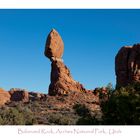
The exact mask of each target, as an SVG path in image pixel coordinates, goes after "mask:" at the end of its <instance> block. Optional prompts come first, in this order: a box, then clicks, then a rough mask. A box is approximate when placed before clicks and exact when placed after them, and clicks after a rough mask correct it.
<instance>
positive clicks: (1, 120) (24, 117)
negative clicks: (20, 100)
mask: <svg viewBox="0 0 140 140" xmlns="http://www.w3.org/2000/svg"><path fill="white" fill-rule="evenodd" d="M36 123H37V121H36V119H35V117H34V114H33V112H31V110H30V109H29V108H26V107H22V105H20V104H19V105H18V106H17V107H10V108H3V109H0V125H32V124H36Z"/></svg>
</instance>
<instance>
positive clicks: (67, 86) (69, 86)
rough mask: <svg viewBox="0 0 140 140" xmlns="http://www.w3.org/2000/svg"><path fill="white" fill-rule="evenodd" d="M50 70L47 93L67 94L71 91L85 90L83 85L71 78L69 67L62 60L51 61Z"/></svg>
mask: <svg viewBox="0 0 140 140" xmlns="http://www.w3.org/2000/svg"><path fill="white" fill-rule="evenodd" d="M51 67H52V71H51V84H50V86H49V95H56V94H59V95H61V94H67V93H71V92H86V90H85V89H84V87H83V86H82V85H81V84H80V83H79V82H76V81H75V80H73V78H72V76H71V74H70V71H69V69H68V68H67V67H66V66H65V65H64V63H63V62H59V61H53V62H52V65H51Z"/></svg>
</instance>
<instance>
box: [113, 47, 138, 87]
mask: <svg viewBox="0 0 140 140" xmlns="http://www.w3.org/2000/svg"><path fill="white" fill-rule="evenodd" d="M115 72H116V81H117V86H126V85H127V84H129V83H132V82H140V44H135V45H133V46H125V47H122V48H121V49H120V50H119V52H118V54H117V55H116V58H115Z"/></svg>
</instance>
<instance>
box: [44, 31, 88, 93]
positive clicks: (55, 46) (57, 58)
mask: <svg viewBox="0 0 140 140" xmlns="http://www.w3.org/2000/svg"><path fill="white" fill-rule="evenodd" d="M46 44H47V45H46V48H45V55H46V56H47V57H48V58H50V60H51V62H52V64H51V83H50V86H49V95H63V94H67V93H72V92H86V90H85V88H84V87H83V86H82V84H80V83H79V82H76V81H75V80H73V78H72V76H71V74H70V70H69V69H68V68H67V66H65V64H64V63H63V61H62V59H61V57H62V55H63V49H64V45H63V41H62V39H61V37H60V35H59V34H58V33H57V31H55V30H52V31H51V32H50V34H49V36H48V38H47V42H46Z"/></svg>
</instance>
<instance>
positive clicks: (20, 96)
mask: <svg viewBox="0 0 140 140" xmlns="http://www.w3.org/2000/svg"><path fill="white" fill-rule="evenodd" d="M9 93H10V94H11V101H23V102H28V101H29V93H28V92H27V91H25V90H21V89H14V88H13V89H11V90H10V91H9Z"/></svg>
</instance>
